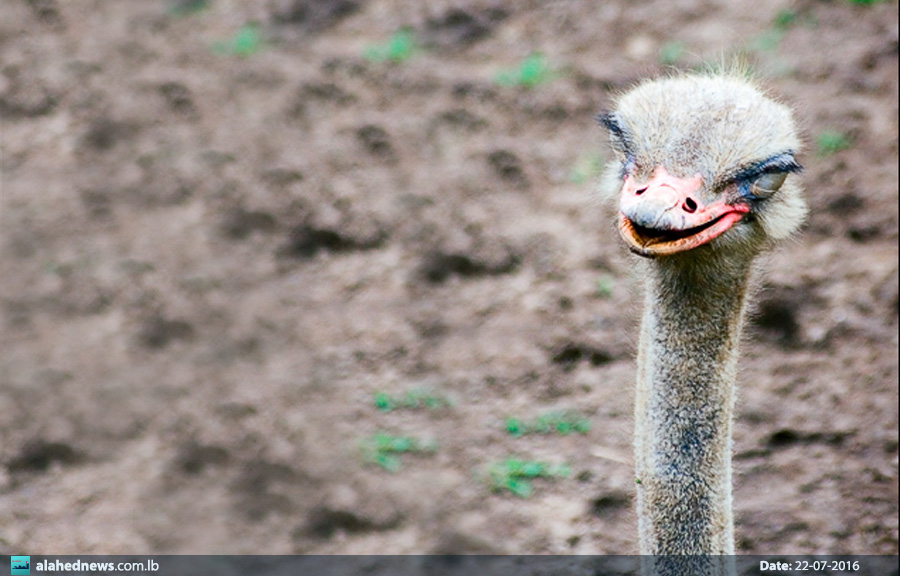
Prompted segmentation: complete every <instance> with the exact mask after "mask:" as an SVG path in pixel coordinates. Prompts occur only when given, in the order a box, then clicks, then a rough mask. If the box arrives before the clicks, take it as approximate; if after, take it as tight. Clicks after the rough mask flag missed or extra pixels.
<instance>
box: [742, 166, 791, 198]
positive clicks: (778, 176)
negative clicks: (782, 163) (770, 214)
mask: <svg viewBox="0 0 900 576" xmlns="http://www.w3.org/2000/svg"><path fill="white" fill-rule="evenodd" d="M785 178H787V172H772V173H769V174H763V175H762V176H760V177H759V178H757V179H756V182H754V183H753V187H752V188H751V189H750V193H751V194H753V195H754V196H756V197H757V198H768V197H769V196H771V195H772V194H774V193H775V192H777V191H778V189H779V188H781V185H782V184H784V179H785Z"/></svg>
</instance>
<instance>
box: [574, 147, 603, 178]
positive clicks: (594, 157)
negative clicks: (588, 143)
mask: <svg viewBox="0 0 900 576" xmlns="http://www.w3.org/2000/svg"><path fill="white" fill-rule="evenodd" d="M602 170H603V157H602V156H600V154H599V153H597V152H592V153H589V154H584V155H582V156H581V158H579V159H578V162H576V163H575V166H574V167H573V168H572V173H571V175H570V176H569V180H571V181H572V182H574V183H575V184H583V183H584V182H587V181H589V180H593V179H594V178H596V177H597V176H599V175H600V172H601V171H602Z"/></svg>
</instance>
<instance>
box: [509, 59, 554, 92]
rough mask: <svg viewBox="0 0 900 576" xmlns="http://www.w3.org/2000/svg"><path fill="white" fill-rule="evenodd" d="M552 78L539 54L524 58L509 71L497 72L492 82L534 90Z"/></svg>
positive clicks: (544, 60)
mask: <svg viewBox="0 0 900 576" xmlns="http://www.w3.org/2000/svg"><path fill="white" fill-rule="evenodd" d="M553 76H554V72H553V70H552V69H551V68H550V65H549V64H548V63H547V59H546V58H545V57H544V55H543V54H541V53H540V52H535V53H533V54H531V55H530V56H528V57H527V58H525V60H523V61H522V63H521V64H519V65H518V66H517V67H515V68H513V69H511V70H503V71H501V72H498V73H497V75H496V76H495V77H494V82H496V83H497V84H499V85H501V86H524V87H526V88H534V87H535V86H538V85H540V84H545V83H547V82H549V81H550V80H551V79H552V78H553Z"/></svg>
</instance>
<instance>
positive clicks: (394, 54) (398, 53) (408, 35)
mask: <svg viewBox="0 0 900 576" xmlns="http://www.w3.org/2000/svg"><path fill="white" fill-rule="evenodd" d="M414 51H415V40H414V38H413V33H412V31H411V30H409V29H406V28H404V29H403V30H399V31H397V32H395V33H394V35H393V36H391V37H390V38H389V39H388V41H387V42H385V43H384V44H380V45H378V46H370V47H369V48H367V49H366V51H365V52H364V54H363V56H364V57H365V58H366V60H372V61H374V62H385V61H389V62H403V61H404V60H408V59H409V58H410V57H411V56H412V55H413V52H414Z"/></svg>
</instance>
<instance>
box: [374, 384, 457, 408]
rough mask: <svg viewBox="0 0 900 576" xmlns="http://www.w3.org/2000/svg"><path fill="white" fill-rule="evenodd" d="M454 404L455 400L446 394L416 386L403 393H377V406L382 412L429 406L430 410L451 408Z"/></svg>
mask: <svg viewBox="0 0 900 576" xmlns="http://www.w3.org/2000/svg"><path fill="white" fill-rule="evenodd" d="M451 406H453V402H452V401H451V400H450V399H449V398H447V397H446V396H444V395H443V394H438V393H435V392H431V391H429V390H425V389H423V388H414V389H412V390H409V391H407V392H406V393H404V394H402V395H397V396H392V395H391V394H388V393H387V392H376V393H375V407H376V408H378V409H379V410H381V411H382V412H390V411H391V410H396V409H398V408H407V409H409V410H417V409H420V408H427V409H429V410H438V409H440V408H449V407H451Z"/></svg>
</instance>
